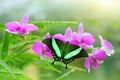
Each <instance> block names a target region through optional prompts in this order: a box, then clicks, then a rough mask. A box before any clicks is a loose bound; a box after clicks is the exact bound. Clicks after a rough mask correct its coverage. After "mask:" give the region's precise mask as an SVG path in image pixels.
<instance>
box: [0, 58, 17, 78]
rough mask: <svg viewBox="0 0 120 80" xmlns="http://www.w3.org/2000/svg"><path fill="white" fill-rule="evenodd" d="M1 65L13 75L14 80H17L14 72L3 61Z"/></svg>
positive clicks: (0, 62) (0, 61)
mask: <svg viewBox="0 0 120 80" xmlns="http://www.w3.org/2000/svg"><path fill="white" fill-rule="evenodd" d="M0 65H1V66H2V67H3V68H5V69H6V70H7V71H8V72H9V73H10V74H11V76H12V77H13V78H14V80H16V76H15V75H14V73H13V71H12V70H11V68H10V67H9V66H8V65H7V64H6V63H5V62H4V61H3V60H0Z"/></svg>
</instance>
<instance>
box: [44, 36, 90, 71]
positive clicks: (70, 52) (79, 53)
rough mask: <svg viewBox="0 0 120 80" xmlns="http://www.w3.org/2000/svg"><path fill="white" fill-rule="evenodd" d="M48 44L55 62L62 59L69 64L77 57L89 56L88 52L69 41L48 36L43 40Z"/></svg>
mask: <svg viewBox="0 0 120 80" xmlns="http://www.w3.org/2000/svg"><path fill="white" fill-rule="evenodd" d="M42 42H43V43H44V44H46V45H47V46H48V47H49V48H50V49H51V51H52V56H53V59H54V61H53V62H52V64H54V63H55V62H56V61H61V62H63V63H64V64H66V67H65V68H66V69H67V64H68V63H70V62H72V61H74V60H75V59H77V58H82V57H88V54H87V52H86V51H85V50H84V49H83V48H81V47H80V46H77V45H73V44H69V43H68V42H63V41H61V40H59V39H56V38H47V39H45V40H43V41H42Z"/></svg>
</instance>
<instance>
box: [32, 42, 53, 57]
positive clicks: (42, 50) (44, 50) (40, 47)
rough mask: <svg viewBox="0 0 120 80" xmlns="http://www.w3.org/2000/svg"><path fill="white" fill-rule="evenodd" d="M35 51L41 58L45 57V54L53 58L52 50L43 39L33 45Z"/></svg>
mask: <svg viewBox="0 0 120 80" xmlns="http://www.w3.org/2000/svg"><path fill="white" fill-rule="evenodd" d="M32 49H33V51H34V52H36V53H37V54H39V55H40V57H41V59H44V55H46V56H47V57H48V58H52V53H51V50H50V49H49V48H48V47H47V46H46V45H45V44H44V43H42V42H41V41H36V42H35V43H34V44H33V47H32Z"/></svg>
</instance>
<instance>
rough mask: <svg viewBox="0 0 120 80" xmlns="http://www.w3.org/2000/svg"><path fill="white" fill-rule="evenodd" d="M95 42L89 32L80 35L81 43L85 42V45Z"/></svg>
mask: <svg viewBox="0 0 120 80" xmlns="http://www.w3.org/2000/svg"><path fill="white" fill-rule="evenodd" d="M94 42H95V38H94V37H93V35H92V34H90V33H83V35H82V43H86V44H87V45H92V44H93V43H94Z"/></svg>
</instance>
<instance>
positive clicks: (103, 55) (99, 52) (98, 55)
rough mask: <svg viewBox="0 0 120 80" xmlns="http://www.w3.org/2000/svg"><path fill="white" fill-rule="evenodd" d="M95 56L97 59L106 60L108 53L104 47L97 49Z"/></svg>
mask: <svg viewBox="0 0 120 80" xmlns="http://www.w3.org/2000/svg"><path fill="white" fill-rule="evenodd" d="M93 54H94V57H95V58H96V59H97V60H100V61H102V60H104V59H105V58H106V53H105V51H104V50H102V49H97V50H96V51H95V52H94V53H93Z"/></svg>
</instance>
